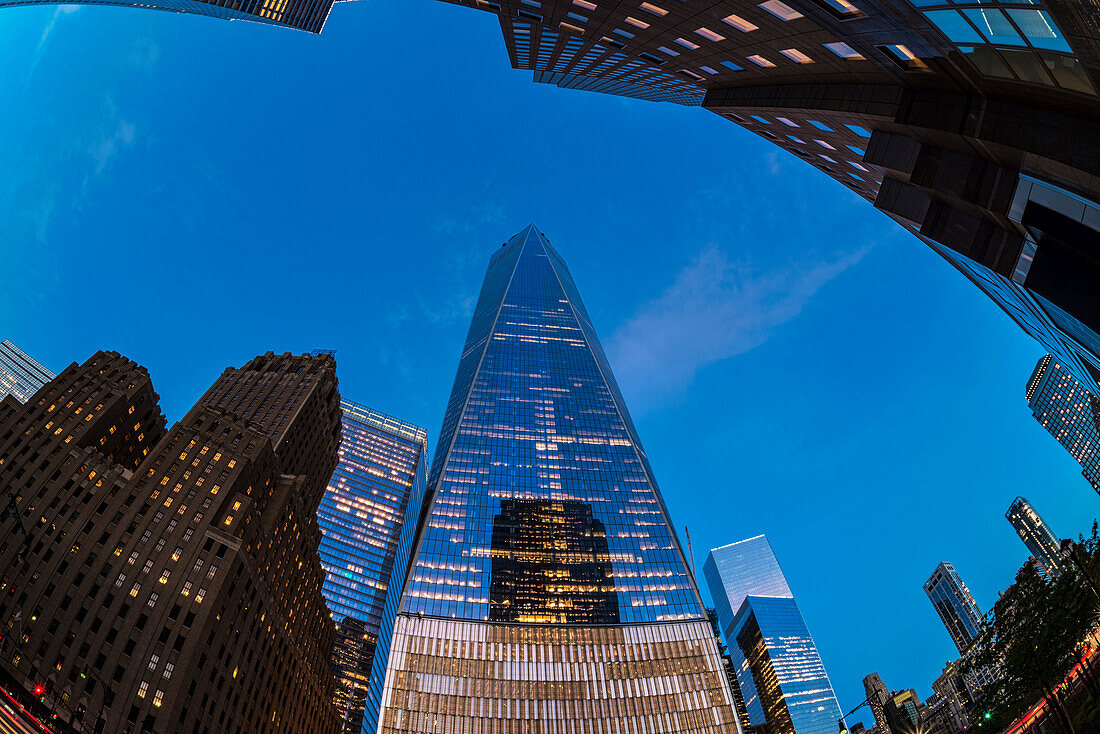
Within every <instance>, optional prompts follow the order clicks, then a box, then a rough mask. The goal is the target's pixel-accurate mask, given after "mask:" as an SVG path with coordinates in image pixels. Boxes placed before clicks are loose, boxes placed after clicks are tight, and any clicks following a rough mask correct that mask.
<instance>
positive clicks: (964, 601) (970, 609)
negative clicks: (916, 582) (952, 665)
mask: <svg viewBox="0 0 1100 734" xmlns="http://www.w3.org/2000/svg"><path fill="white" fill-rule="evenodd" d="M924 593H926V594H928V599H929V600H930V601H931V602H932V606H933V607H935V608H936V613H937V614H939V615H940V619H941V620H942V621H943V625H944V626H945V627H946V628H947V632H948V634H950V635H951V640H952V641H953V642H954V643H955V647H957V648H959V652H960V653H965V652H966V651H967V650H968V649H969V648H970V645H971V644H972V643H973V642H974V640H976V639H977V638H978V635H979V633H980V632H981V626H982V616H983V615H982V612H981V610H980V609H978V603H977V602H976V601H974V597H973V595H972V594H971V593H970V589H968V588H966V584H964V583H963V580H962V579H961V578H959V574H958V573H957V572H956V571H955V567H954V566H952V565H951V564H950V563H948V562H946V561H944V562H943V563H941V564H940V565H938V566H936V570H935V571H933V572H932V576H931V577H930V578H929V579H928V581H926V582H925V584H924Z"/></svg>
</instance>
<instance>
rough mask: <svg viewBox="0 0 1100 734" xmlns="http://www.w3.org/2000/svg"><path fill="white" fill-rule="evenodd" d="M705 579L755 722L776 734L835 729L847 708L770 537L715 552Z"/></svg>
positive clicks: (821, 733) (810, 733) (705, 567)
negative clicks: (839, 700)
mask: <svg viewBox="0 0 1100 734" xmlns="http://www.w3.org/2000/svg"><path fill="white" fill-rule="evenodd" d="M703 575H704V577H705V578H706V580H707V585H708V586H709V587H710V593H711V597H712V598H713V599H714V604H715V608H716V610H717V612H718V619H719V623H720V625H721V627H722V632H723V634H724V635H725V639H726V644H727V645H728V646H729V648H730V653H731V655H732V657H733V663H734V668H735V670H736V672H737V678H738V682H739V684H740V688H741V694H742V696H743V699H744V702H745V708H746V709H747V711H748V717H749V721H750V723H751V724H752V725H754V726H757V725H766V727H767V731H768V732H769V733H771V732H774V733H775V734H825V733H826V732H828V733H830V734H831V732H834V731H836V729H837V722H838V721H839V720H840V714H841V712H840V705H839V704H838V703H837V700H836V696H835V695H834V694H833V687H832V684H831V683H830V682H829V677H828V675H827V674H826V673H825V666H824V664H822V662H821V656H820V655H819V654H818V652H817V646H816V645H815V644H814V640H813V638H812V637H811V636H810V632H809V630H808V629H807V628H806V622H805V621H804V620H803V618H802V613H801V612H800V611H799V609H798V605H797V604H796V603H795V600H794V595H793V594H792V593H791V590H790V587H789V586H788V584H787V579H786V577H785V576H784V575H783V571H782V569H780V567H779V561H778V560H777V559H776V557H775V553H774V552H772V548H771V544H770V543H768V539H767V538H766V537H765V536H763V535H758V536H756V537H755V538H748V539H746V540H742V541H739V542H737V543H731V544H729V545H725V546H722V547H721V548H714V549H713V550H711V552H710V555H709V556H708V557H707V562H706V563H705V564H704V565H703Z"/></svg>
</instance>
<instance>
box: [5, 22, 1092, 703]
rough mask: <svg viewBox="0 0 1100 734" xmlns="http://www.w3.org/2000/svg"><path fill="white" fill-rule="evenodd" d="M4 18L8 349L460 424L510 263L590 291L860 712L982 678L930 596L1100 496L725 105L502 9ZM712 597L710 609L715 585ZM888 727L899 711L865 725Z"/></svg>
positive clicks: (788, 162) (902, 248)
mask: <svg viewBox="0 0 1100 734" xmlns="http://www.w3.org/2000/svg"><path fill="white" fill-rule="evenodd" d="M3 12H4V23H3V24H0V63H2V68H4V69H5V73H4V74H3V75H0V107H2V109H3V110H4V114H3V115H2V116H0V167H2V169H3V170H4V171H5V172H6V174H7V175H6V176H5V178H4V179H3V180H2V181H0V207H2V211H0V243H3V244H2V245H0V247H2V248H3V251H2V253H0V262H2V263H3V268H2V270H0V278H2V280H0V337H6V338H10V339H12V340H13V341H15V342H16V343H17V344H19V345H21V346H22V347H24V348H25V349H27V350H28V351H30V352H31V353H33V354H35V355H37V356H38V357H39V358H40V359H41V360H42V361H43V362H44V363H46V364H47V365H48V366H50V367H52V368H54V369H55V370H60V369H61V368H63V367H64V366H66V365H67V364H69V363H70V362H72V361H82V360H84V359H85V358H87V357H88V356H89V355H90V354H91V353H92V352H94V351H95V350H96V349H98V348H111V349H116V350H119V351H121V352H123V353H124V354H126V355H127V356H129V357H131V358H133V359H135V360H137V361H139V362H140V363H142V364H144V365H146V366H147V367H148V368H149V370H150V372H151V374H152V376H153V380H154V384H155V385H156V387H157V389H158V391H159V392H160V394H161V400H162V406H163V407H164V410H165V412H166V413H167V414H168V417H169V419H170V420H177V419H178V418H180V417H181V416H182V414H183V413H184V412H185V411H186V409H187V408H188V407H189V406H190V405H191V404H192V403H193V402H194V400H195V399H196V398H197V397H198V396H199V394H201V392H202V391H203V389H204V388H205V387H206V386H207V385H209V383H210V382H212V381H213V379H214V378H215V377H216V376H217V375H218V374H219V373H220V372H221V370H222V369H224V368H225V367H226V366H229V365H239V364H241V363H243V362H244V361H245V360H247V359H248V358H250V357H251V356H253V355H254V354H256V353H259V352H263V351H266V350H268V349H272V350H275V351H277V352H282V351H288V350H289V351H299V352H300V351H304V350H309V349H313V348H318V347H320V348H329V349H337V350H338V361H339V372H340V379H341V387H342V391H343V393H344V394H345V395H346V396H347V397H349V398H351V399H353V400H356V401H358V402H362V403H366V404H368V405H370V406H372V407H374V408H377V409H379V410H383V411H386V412H389V413H392V414H394V415H396V416H399V417H401V418H404V419H407V420H410V421H413V422H416V423H420V424H422V425H424V426H426V427H427V428H428V430H429V432H430V436H431V437H432V440H433V446H434V436H435V432H436V431H437V430H438V428H439V423H440V421H441V419H442V415H443V408H444V404H445V402H446V398H447V395H448V392H449V390H450V387H451V382H452V380H453V377H454V369H455V367H456V365H457V359H458V355H459V352H460V349H461V345H462V341H463V338H464V337H465V332H466V328H467V325H468V319H469V316H470V312H471V309H472V306H473V302H474V299H475V298H476V295H477V291H478V288H479V286H480V282H481V277H482V274H483V272H484V267H485V264H486V262H487V260H488V257H489V255H490V254H491V253H492V251H493V250H494V248H496V247H498V246H499V244H500V243H501V242H503V241H504V240H505V239H507V238H508V237H509V236H511V235H512V234H514V233H515V232H517V231H519V230H520V229H522V228H523V227H524V226H525V225H526V224H527V223H528V222H531V221H534V222H536V223H537V224H538V225H539V227H540V228H541V229H542V230H543V231H544V232H546V233H547V235H548V236H549V237H550V238H551V240H552V241H553V243H554V245H555V247H557V249H558V250H559V251H560V252H561V253H562V255H563V256H564V257H565V258H566V260H567V261H568V262H569V264H570V269H571V270H572V272H573V275H574V277H575V279H576V281H577V283H578V286H579V288H580V290H581V292H582V294H583V296H584V298H585V301H586V304H587V306H588V310H589V312H590V313H591V314H592V317H593V319H594V321H595V324H596V327H597V329H598V330H599V332H600V334H601V336H602V339H603V341H604V344H605V346H606V347H607V350H608V352H609V354H610V358H611V362H612V366H613V368H614V369H615V371H616V374H617V376H618V378H619V381H620V383H621V384H622V386H623V391H624V393H625V396H626V399H627V402H628V404H629V406H630V408H631V411H632V413H633V414H634V417H635V419H636V421H637V424H638V428H639V430H640V432H641V435H642V440H643V442H644V443H645V446H646V449H647V451H648V453H649V455H650V458H651V460H652V463H653V466H654V469H655V471H656V472H657V477H658V480H659V482H660V484H661V486H662V490H663V492H664V494H665V498H666V500H667V503H668V506H669V509H670V511H671V512H672V514H673V518H674V520H675V523H676V525H677V529H678V531H679V532H681V534H682V533H683V527H684V526H685V525H686V526H688V527H690V529H691V535H692V541H693V545H694V548H695V558H696V563H697V565H698V566H699V567H700V568H701V566H702V563H703V561H704V560H705V556H706V551H707V549H709V548H710V547H714V546H717V545H722V544H725V543H728V542H731V541H734V540H740V539H742V538H745V537H748V536H750V535H755V534H757V533H760V532H765V533H767V534H768V536H769V537H770V539H771V541H772V544H773V546H774V548H775V550H776V552H777V554H778V555H779V557H780V561H781V563H782V565H783V567H784V570H785V571H786V573H787V575H788V576H789V580H790V585H791V587H792V588H793V589H794V591H795V594H796V596H797V598H798V601H799V604H800V606H801V608H802V611H803V614H804V616H805V617H806V620H807V622H808V624H809V626H810V629H811V631H812V632H813V633H814V635H815V637H816V640H817V642H818V645H819V648H820V650H821V653H822V656H823V658H824V660H825V663H826V666H827V668H828V670H829V673H830V676H831V677H832V680H833V683H834V686H835V688H836V689H837V692H838V694H839V696H840V700H841V705H842V706H843V707H844V708H845V709H847V708H849V707H851V706H853V705H855V704H856V703H858V702H859V701H860V700H861V699H862V698H863V692H862V686H861V680H862V677H863V676H864V675H865V674H867V673H869V672H872V671H878V672H879V673H881V674H882V676H883V677H884V679H885V680H886V683H887V685H889V686H892V687H895V688H908V687H910V686H912V687H915V688H917V690H918V692H919V693H920V694H921V695H922V697H923V696H925V695H927V694H929V693H930V692H931V682H932V680H933V679H934V678H935V676H936V675H937V674H938V672H939V670H940V668H941V666H942V664H943V663H944V662H945V661H946V660H948V659H949V658H952V657H954V653H953V647H952V645H951V642H950V639H949V638H948V636H947V633H946V631H945V630H944V629H943V627H942V625H941V624H940V622H939V620H938V618H937V617H936V616H935V613H934V611H933V609H932V607H931V605H930V604H929V602H928V600H927V599H926V598H925V596H924V594H923V591H922V589H921V585H922V583H923V582H924V580H925V579H926V578H927V577H928V575H929V574H930V573H931V571H932V569H933V568H934V567H935V565H936V564H937V563H938V562H939V561H941V560H950V561H952V562H954V564H955V566H956V568H957V569H958V571H959V572H960V574H961V575H962V576H963V578H964V579H965V580H966V581H967V582H968V584H969V585H970V587H971V589H972V591H973V592H974V594H975V596H976V597H977V598H978V601H979V602H980V603H981V604H982V605H983V607H988V606H990V605H991V604H992V603H993V601H994V600H995V599H996V594H997V591H998V590H1000V589H1003V588H1004V587H1006V586H1007V585H1008V584H1009V583H1011V581H1012V578H1013V574H1014V572H1015V569H1016V568H1017V567H1018V566H1019V565H1020V564H1021V563H1022V562H1023V561H1024V560H1025V558H1026V556H1027V552H1026V550H1025V548H1024V547H1023V544H1022V543H1020V542H1019V541H1018V540H1017V539H1016V538H1015V536H1014V534H1013V533H1012V530H1011V528H1010V527H1009V525H1008V523H1007V522H1006V521H1005V520H1004V517H1003V515H1004V511H1005V509H1006V508H1007V506H1008V505H1009V503H1010V502H1011V501H1012V499H1013V498H1014V497H1015V496H1016V495H1019V494H1022V495H1024V496H1026V497H1028V499H1030V500H1031V502H1032V503H1033V504H1034V505H1035V506H1036V508H1037V509H1038V510H1039V512H1040V513H1041V514H1043V515H1044V517H1046V518H1047V519H1048V521H1049V522H1050V523H1051V524H1052V525H1053V526H1054V529H1055V531H1056V532H1058V533H1060V534H1062V535H1069V534H1076V533H1077V532H1082V531H1084V530H1085V529H1086V528H1087V526H1088V524H1089V523H1090V522H1091V519H1092V518H1093V517H1094V516H1095V515H1096V514H1097V504H1098V498H1097V496H1096V494H1095V493H1094V492H1093V491H1092V490H1091V489H1090V487H1089V486H1088V484H1087V483H1086V482H1085V480H1084V479H1082V478H1081V476H1080V471H1079V468H1078V467H1077V465H1076V464H1075V463H1074V462H1073V461H1072V459H1070V457H1069V456H1068V454H1066V453H1065V452H1064V451H1063V450H1062V449H1061V448H1060V447H1059V446H1058V445H1057V444H1056V443H1055V442H1054V441H1053V440H1052V439H1050V438H1049V437H1048V436H1047V435H1046V434H1045V433H1044V432H1043V431H1042V429H1041V428H1040V427H1039V426H1038V424H1036V423H1035V422H1034V420H1033V419H1032V417H1031V414H1030V412H1029V411H1028V410H1027V407H1026V404H1025V401H1024V383H1025V381H1026V380H1027V378H1028V376H1029V375H1030V373H1031V369H1032V367H1033V366H1034V363H1035V361H1036V360H1037V359H1038V358H1039V357H1040V356H1041V355H1042V352H1041V351H1040V347H1039V346H1038V345H1037V344H1035V343H1033V342H1031V341H1030V340H1028V339H1027V337H1025V336H1024V335H1023V333H1022V332H1020V331H1019V330H1018V329H1017V328H1016V327H1015V325H1014V324H1013V323H1012V322H1011V321H1009V319H1008V318H1007V317H1006V316H1004V315H1003V314H1002V313H1001V312H1000V311H999V310H998V309H997V308H996V307H995V306H993V304H992V303H991V302H989V301H987V300H986V299H985V297H984V296H982V295H981V293H979V292H978V290H977V289H975V288H973V287H971V286H970V285H969V284H968V283H966V282H965V281H964V280H963V279H962V277H961V276H959V275H958V274H957V273H955V272H954V271H953V270H952V269H951V268H950V267H949V266H948V265H947V264H946V263H944V262H942V261H941V260H939V259H938V258H937V257H936V256H935V255H934V254H933V253H932V252H931V251H929V250H928V249H926V248H925V247H924V246H923V245H922V244H921V243H920V242H918V241H917V240H915V239H913V238H912V237H911V236H909V235H907V234H906V233H904V232H903V231H901V230H900V228H898V227H897V226H896V225H894V224H893V223H892V222H891V221H890V220H889V219H887V218H886V217H885V216H883V215H881V214H879V213H878V212H876V211H875V210H874V209H873V208H872V207H871V206H870V205H868V204H867V203H866V202H864V201H862V200H859V199H857V198H856V197H855V196H854V195H852V194H850V193H849V192H848V191H847V190H846V189H844V188H843V187H842V186H840V185H839V184H836V183H835V182H833V181H832V180H831V179H828V178H826V177H825V176H824V175H823V174H820V173H818V172H816V171H815V170H813V169H811V168H810V167H808V166H806V165H805V164H803V163H802V162H801V161H799V160H796V159H793V158H790V157H787V156H786V155H784V154H782V153H781V152H780V151H778V150H774V149H772V148H771V146H769V145H768V144H767V143H765V142H763V141H762V140H759V139H757V138H756V137H754V136H752V135H750V134H749V133H747V132H745V131H743V130H741V129H740V128H738V127H736V126H735V125H733V124H731V123H729V122H727V121H724V120H722V119H721V118H719V117H717V116H715V115H712V114H710V113H708V112H705V111H703V110H698V109H689V108H683V107H679V106H675V105H670V104H655V103H647V102H641V101H635V100H627V99H622V98H616V97H610V96H602V95H596V94H590V93H585V92H576V91H570V90H562V89H558V88H556V87H548V86H543V85H536V84H534V83H532V82H531V81H530V74H529V73H525V72H519V71H514V70H512V69H510V68H509V66H508V60H507V54H506V52H505V49H504V46H503V42H502V41H501V39H500V35H499V28H498V26H497V24H496V21H495V19H494V18H493V17H492V16H489V15H487V14H482V13H478V12H475V11H472V10H469V9H464V8H460V7H456V6H450V5H447V4H444V3H439V2H433V1H431V0H401V1H400V2H398V1H394V2H381V1H380V0H369V1H368V0H363V1H361V2H354V3H340V4H338V5H336V7H335V8H334V10H333V12H332V15H331V17H330V19H329V24H328V27H327V28H326V29H325V31H324V33H323V34H322V35H321V36H319V37H315V36H310V35H307V34H304V33H298V32H293V31H287V30H282V29H278V28H271V27H266V26H261V25H258V24H250V23H242V22H231V23H230V22H222V21H215V20H212V19H208V18H202V17H188V16H176V15H172V14H168V13H159V12H141V11H132V10H124V9H118V8H96V7H85V8H81V9H79V10H75V11H74V10H73V9H72V8H56V7H40V8H34V7H20V8H9V9H5V10H4V11H3ZM705 595H706V591H704V596H705ZM860 718H862V719H864V720H867V721H869V719H870V716H869V715H868V714H867V713H866V710H864V713H863V714H862V716H860V715H857V716H856V717H854V720H859V719H860Z"/></svg>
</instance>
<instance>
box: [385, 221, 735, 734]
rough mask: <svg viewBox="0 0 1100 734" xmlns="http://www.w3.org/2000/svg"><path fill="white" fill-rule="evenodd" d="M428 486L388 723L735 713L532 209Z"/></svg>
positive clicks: (616, 726)
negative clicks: (532, 217)
mask: <svg viewBox="0 0 1100 734" xmlns="http://www.w3.org/2000/svg"><path fill="white" fill-rule="evenodd" d="M428 491H429V492H430V502H431V505H430V510H429V511H428V513H427V515H426V518H425V522H424V523H423V526H422V529H421V533H420V537H419V538H418V541H417V550H416V553H415V554H414V557H415V559H416V560H415V563H414V566H413V570H412V572H411V574H410V578H409V581H408V584H407V586H406V588H405V593H404V596H403V599H402V602H401V613H400V614H398V615H397V618H396V620H395V623H394V628H393V642H392V644H391V646H390V649H389V655H388V660H389V664H388V667H387V670H386V672H385V676H384V681H385V682H384V686H383V688H382V692H381V697H380V703H379V706H378V711H379V714H378V715H377V721H378V729H377V731H378V732H385V733H386V734H396V733H397V732H422V731H426V730H428V728H429V727H430V730H432V731H455V732H460V731H461V732H504V731H509V732H511V731H517V732H518V731H524V732H529V733H530V734H542V733H544V732H545V733H547V734H549V733H550V732H578V733H581V732H583V733H584V734H588V733H589V732H608V731H612V732H613V731H626V730H628V729H629V730H630V731H639V732H640V731H648V732H662V731H669V732H671V731H677V732H697V733H700V734H701V733H702V732H707V733H708V734H709V733H715V734H716V733H718V732H723V733H728V734H732V733H733V732H736V731H737V723H736V721H735V714H734V711H733V705H732V703H733V702H732V695H731V694H730V691H729V687H728V684H727V682H726V680H725V675H724V671H723V667H722V661H721V659H720V657H719V655H718V646H717V642H716V641H715V638H714V634H713V632H712V631H711V630H710V625H709V623H708V621H707V618H706V615H705V613H704V611H703V606H702V603H701V602H700V599H699V595H698V591H697V589H696V588H695V584H694V581H693V580H692V578H691V576H690V575H689V574H688V572H687V565H686V563H685V561H684V555H683V553H682V551H681V549H680V546H679V542H678V541H677V539H676V536H675V533H674V532H673V531H672V527H671V524H670V522H669V519H668V516H667V512H666V510H665V507H664V503H663V501H662V499H661V495H660V492H659V491H658V489H657V484H656V482H655V481H654V479H653V473H652V470H651V469H650V466H649V461H648V459H647V458H646V455H645V452H644V450H643V449H642V447H641V444H640V443H639V441H638V436H637V432H636V430H635V428H634V425H633V423H632V422H631V420H630V416H629V414H628V413H627V410H626V406H625V404H624V402H623V399H622V395H621V394H620V392H619V389H618V386H617V385H616V383H615V378H614V376H613V375H612V374H611V368H610V367H609V365H608V363H607V359H606V357H605V356H604V352H603V349H602V347H601V346H600V343H599V340H598V339H597V337H596V333H595V330H594V329H593V327H592V323H591V320H590V318H589V316H588V313H587V311H586V310H585V307H584V304H583V303H582V302H581V299H580V295H579V294H578V292H577V289H576V286H575V285H574V283H573V280H572V277H571V276H570V274H569V270H568V268H566V266H565V263H564V262H563V261H562V260H561V258H560V257H559V256H558V254H557V253H556V252H555V251H554V250H553V248H552V247H550V244H549V242H548V241H547V239H546V238H545V237H544V236H543V235H542V234H541V233H539V232H538V230H537V229H535V227H534V226H531V227H528V228H527V229H525V230H524V231H523V232H521V233H520V234H518V235H516V236H515V237H513V238H512V239H511V240H509V241H508V242H507V243H505V245H504V246H503V247H502V248H501V249H499V250H498V251H497V252H496V254H495V255H494V256H493V257H492V258H491V259H490V262H489V269H488V272H487V274H486V276H485V281H484V283H483V285H482V289H481V295H480V296H479V299H478V303H477V307H476V308H475V311H474V316H473V321H472V323H471V325H470V330H469V333H468V335H467V337H466V344H465V347H464V348H463V352H462V356H461V358H460V360H459V365H458V372H457V375H456V377H455V382H454V387H453V389H452V392H451V399H450V402H449V403H448V405H447V410H446V413H445V414H444V419H443V428H442V429H441V431H440V439H439V449H438V452H437V453H436V455H435V459H434V461H433V463H432V469H431V471H430V473H429V476H428ZM670 661H675V663H674V664H670ZM367 708H368V711H369V712H373V711H374V710H375V707H374V706H373V704H371V703H368V707H367ZM371 715H372V716H373V713H372V714H371ZM365 730H366V731H372V730H371V729H370V728H369V727H365Z"/></svg>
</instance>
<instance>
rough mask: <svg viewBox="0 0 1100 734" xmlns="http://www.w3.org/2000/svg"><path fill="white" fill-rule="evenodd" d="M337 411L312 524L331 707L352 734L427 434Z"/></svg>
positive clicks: (348, 408) (344, 406) (367, 414)
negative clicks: (327, 613)
mask: <svg viewBox="0 0 1100 734" xmlns="http://www.w3.org/2000/svg"><path fill="white" fill-rule="evenodd" d="M340 408H341V412H342V415H343V418H342V420H341V434H340V461H339V463H338V464H337V465H336V471H334V472H333V474H332V478H331V479H330V480H329V483H328V489H327V490H326V491H325V496H324V497H323V498H322V500H321V506H320V507H319V508H318V510H317V519H318V522H319V523H320V525H321V532H322V533H323V534H324V535H323V537H322V539H321V547H320V554H321V565H322V566H323V567H324V569H325V584H324V595H325V601H326V602H328V606H329V609H330V610H331V611H332V617H333V619H334V620H335V621H336V629H337V641H336V650H335V654H334V667H335V669H336V698H335V703H336V708H337V711H338V712H339V713H340V716H341V718H342V719H343V728H342V730H341V731H342V732H344V734H359V731H360V729H361V728H362V726H363V710H364V706H365V705H366V699H367V691H368V690H369V687H370V671H371V666H372V664H373V662H374V651H375V647H376V645H377V642H378V632H379V628H380V626H381V623H382V609H383V607H384V605H385V602H386V595H387V593H388V588H389V581H390V575H391V573H392V572H393V568H394V562H395V560H396V555H397V546H398V539H399V537H400V534H401V530H402V526H403V524H404V522H405V517H406V514H407V513H409V512H410V510H411V517H412V522H413V523H414V524H415V522H416V518H417V516H418V515H419V512H420V505H421V503H422V502H423V499H424V483H425V481H426V480H425V475H426V468H425V463H426V462H427V438H428V435H427V432H426V431H425V430H424V429H423V428H420V427H419V426H414V425H412V424H410V423H406V422H404V421H401V420H398V419H396V418H393V417H391V416H388V415H385V414H383V413H379V412H378V411H375V410H371V409H370V408H367V407H366V406H363V405H358V404H356V403H353V402H351V401H350V400H341V402H340ZM399 565H400V564H399ZM405 565H406V566H407V561H406V562H405ZM402 582H403V577H402Z"/></svg>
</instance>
